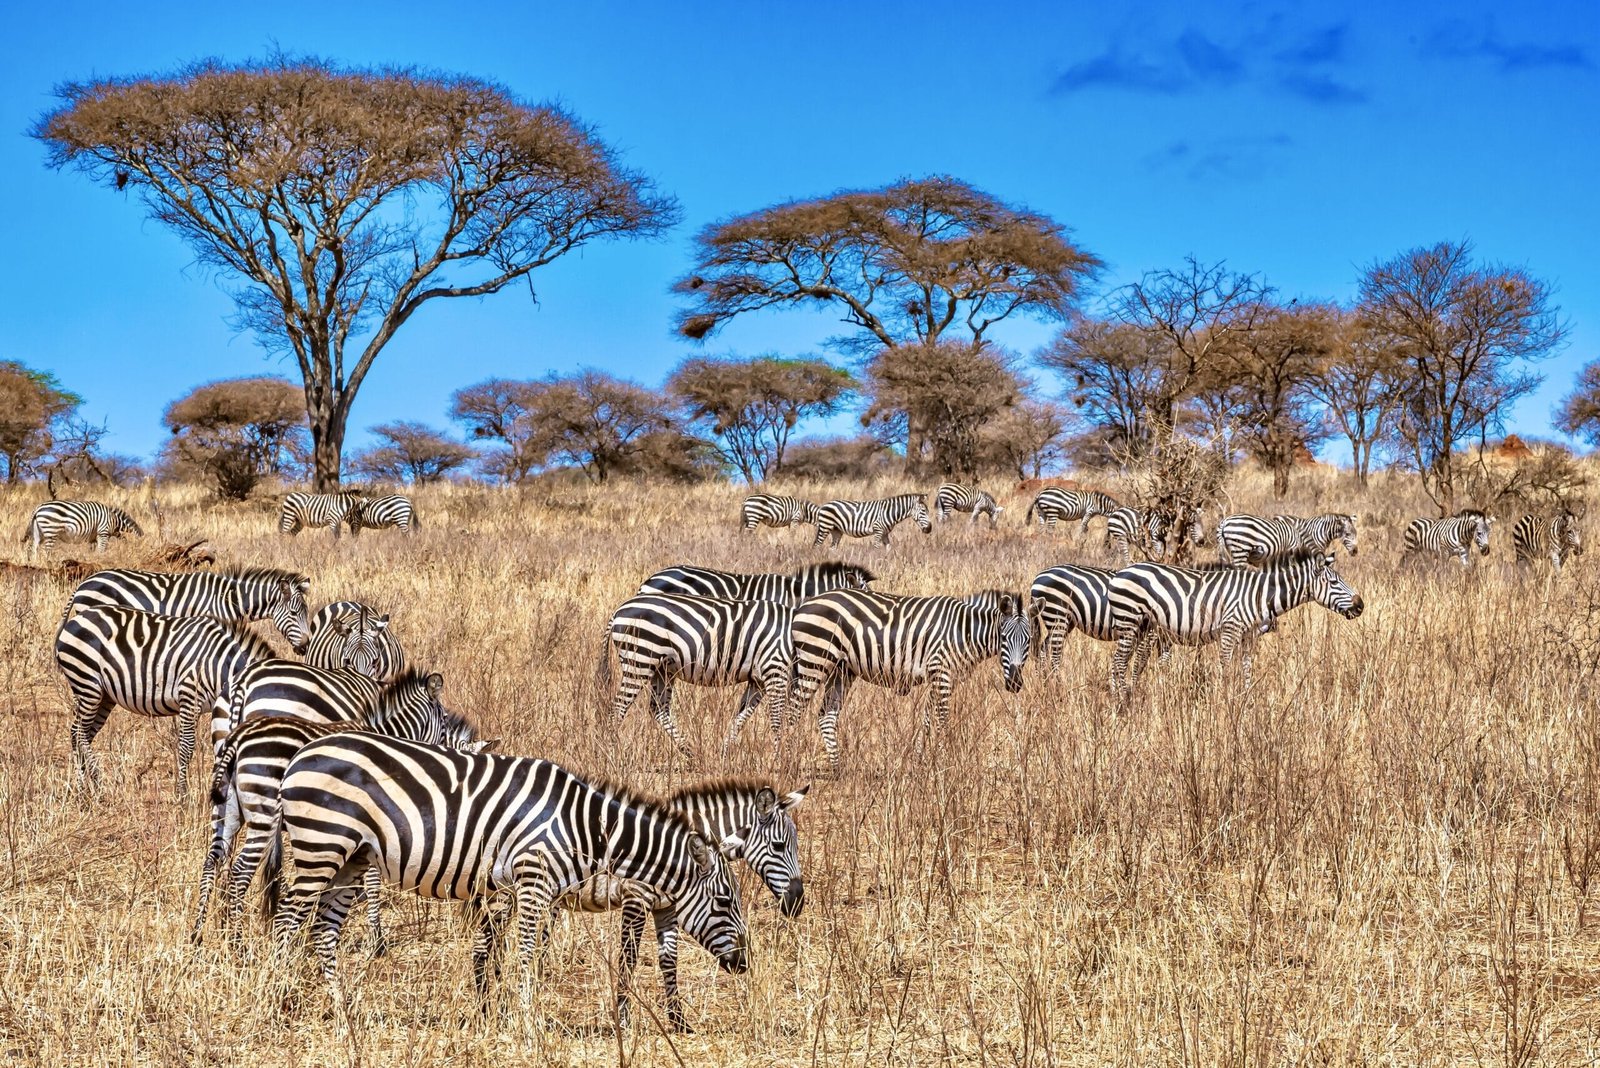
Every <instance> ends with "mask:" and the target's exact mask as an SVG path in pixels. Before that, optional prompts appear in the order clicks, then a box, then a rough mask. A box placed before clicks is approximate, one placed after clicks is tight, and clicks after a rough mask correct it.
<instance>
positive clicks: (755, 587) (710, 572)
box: [638, 560, 877, 608]
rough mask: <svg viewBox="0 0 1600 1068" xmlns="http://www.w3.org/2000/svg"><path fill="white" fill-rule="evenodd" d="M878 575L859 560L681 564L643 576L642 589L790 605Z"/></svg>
mask: <svg viewBox="0 0 1600 1068" xmlns="http://www.w3.org/2000/svg"><path fill="white" fill-rule="evenodd" d="M876 580H877V576H876V575H874V574H873V573H872V572H870V571H868V570H867V569H866V568H864V567H861V566H860V565H858V564H841V563H839V562H838V561H832V560H830V561H829V562H827V563H825V564H807V565H806V566H805V567H802V568H800V569H799V570H798V571H793V572H790V573H789V574H773V573H766V574H745V573H742V572H738V571H717V570H714V569H712V568H709V567H690V566H687V565H682V564H680V565H678V566H677V567H669V568H666V569H665V570H662V571H657V572H656V573H655V574H654V575H651V576H650V577H649V578H647V579H645V580H644V584H643V585H642V586H640V587H639V591H638V592H640V593H683V594H688V595H689V596H691V597H721V598H722V599H724V600H728V601H776V602H777V603H778V604H786V605H788V606H789V607H790V608H793V607H794V606H795V605H797V604H799V603H800V602H801V601H803V600H805V599H806V598H807V597H815V596H816V595H817V594H819V593H827V592H828V591H829V590H864V589H866V588H867V587H868V585H870V584H871V583H872V582H874V581H876Z"/></svg>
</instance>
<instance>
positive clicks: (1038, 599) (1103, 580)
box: [1028, 564, 1117, 672]
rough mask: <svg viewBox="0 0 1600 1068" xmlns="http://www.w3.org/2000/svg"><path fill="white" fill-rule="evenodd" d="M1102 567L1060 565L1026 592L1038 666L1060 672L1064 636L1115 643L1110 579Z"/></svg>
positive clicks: (1040, 576)
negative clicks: (1080, 634) (1081, 635)
mask: <svg viewBox="0 0 1600 1068" xmlns="http://www.w3.org/2000/svg"><path fill="white" fill-rule="evenodd" d="M1114 573H1115V572H1112V571H1108V570H1107V569H1105V568H1103V567H1083V566H1080V565H1077V564H1062V565H1060V566H1059V567H1052V568H1050V569H1048V570H1046V571H1041V572H1040V573H1039V574H1038V576H1037V577H1035V578H1034V580H1033V586H1032V587H1031V588H1030V589H1029V590H1028V621H1029V622H1030V623H1031V624H1032V626H1033V632H1034V637H1035V639H1036V640H1037V641H1038V643H1039V662H1040V665H1041V666H1042V667H1044V668H1046V669H1047V670H1049V671H1051V672H1055V671H1058V670H1060V668H1061V650H1062V647H1063V645H1064V644H1065V643H1066V640H1067V635H1069V634H1071V633H1072V632H1073V631H1074V630H1079V631H1082V632H1083V633H1084V634H1087V635H1088V636H1089V637H1091V638H1095V639H1097V640H1099V641H1103V642H1112V641H1116V640H1117V633H1116V628H1115V626H1114V623H1113V619H1112V614H1111V576H1112V575H1113V574H1114Z"/></svg>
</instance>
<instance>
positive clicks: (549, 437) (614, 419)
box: [526, 371, 673, 482]
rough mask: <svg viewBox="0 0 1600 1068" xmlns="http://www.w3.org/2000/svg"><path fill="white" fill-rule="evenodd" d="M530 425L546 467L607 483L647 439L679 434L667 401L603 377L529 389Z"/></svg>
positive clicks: (589, 375) (590, 374)
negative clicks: (574, 470)
mask: <svg viewBox="0 0 1600 1068" xmlns="http://www.w3.org/2000/svg"><path fill="white" fill-rule="evenodd" d="M529 387H530V389H529V391H528V394H527V399H528V403H529V410H528V414H527V417H526V418H527V419H528V420H529V422H530V423H531V424H532V425H533V426H534V427H535V428H537V435H536V437H535V439H534V441H533V444H532V448H533V449H534V450H535V452H536V454H537V455H538V456H540V458H541V463H543V464H548V463H549V462H550V461H551V460H565V461H567V462H568V463H571V464H576V465H577V466H578V467H580V468H582V469H583V472H584V474H586V475H588V476H589V478H590V479H591V480H592V481H595V482H604V481H606V479H607V478H609V477H610V476H611V474H612V473H613V472H614V471H617V470H619V469H621V468H624V467H625V466H626V465H627V463H628V461H629V459H630V458H631V457H633V456H635V455H636V454H638V453H639V452H640V450H641V449H642V448H643V447H644V444H645V440H646V438H647V437H648V436H649V435H651V434H653V433H656V432H658V431H665V430H671V429H673V426H672V417H671V415H670V413H669V412H668V411H667V406H666V403H665V401H664V400H663V399H662V398H661V397H660V396H658V395H657V394H655V393H653V392H651V391H650V390H648V389H645V388H644V387H643V386H639V385H636V384H635V383H632V382H625V381H623V380H621V379H618V378H613V377H611V376H610V375H607V374H602V373H600V372H599V371H583V372H580V373H579V374H576V375H572V376H569V377H566V378H558V377H551V378H549V379H546V380H545V381H543V382H533V383H529Z"/></svg>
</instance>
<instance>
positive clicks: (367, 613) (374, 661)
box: [305, 601, 406, 682]
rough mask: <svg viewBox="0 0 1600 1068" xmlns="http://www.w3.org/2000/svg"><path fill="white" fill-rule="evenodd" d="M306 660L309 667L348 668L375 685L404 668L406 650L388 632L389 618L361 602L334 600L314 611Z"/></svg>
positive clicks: (392, 676) (391, 633) (392, 634)
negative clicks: (315, 612) (374, 682)
mask: <svg viewBox="0 0 1600 1068" xmlns="http://www.w3.org/2000/svg"><path fill="white" fill-rule="evenodd" d="M305 658H306V663H308V664H310V665H311V666H312V667H319V668H324V669H326V670H329V671H333V670H336V669H338V668H345V667H347V668H349V669H350V670H351V671H354V672H356V673H358V674H361V675H365V676H366V677H367V678H369V679H372V680H374V681H376V682H388V681H389V680H390V679H392V678H394V677H395V676H396V675H398V674H399V673H400V672H401V670H402V669H404V668H405V666H406V654H405V650H404V649H402V648H401V647H400V642H399V640H398V639H396V638H395V636H394V633H393V632H392V631H390V630H389V617H388V616H386V615H379V614H378V613H377V611H376V610H374V609H372V608H369V607H368V606H367V605H364V604H362V603H361V602H360V601H334V602H333V603H332V604H329V605H324V606H323V607H322V608H321V609H319V610H318V611H317V614H316V615H315V616H313V617H312V618H311V640H310V641H309V642H308V643H307V644H306V652H305Z"/></svg>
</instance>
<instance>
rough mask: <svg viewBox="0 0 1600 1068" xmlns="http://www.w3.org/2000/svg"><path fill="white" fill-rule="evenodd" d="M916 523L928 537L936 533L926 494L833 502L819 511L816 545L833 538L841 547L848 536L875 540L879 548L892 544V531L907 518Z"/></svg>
mask: <svg viewBox="0 0 1600 1068" xmlns="http://www.w3.org/2000/svg"><path fill="white" fill-rule="evenodd" d="M908 518H909V519H912V520H915V521H916V524H917V526H918V527H920V528H921V529H922V532H923V533H924V534H932V533H933V523H932V522H931V521H930V520H929V519H928V497H927V495H926V494H923V493H902V494H900V495H899V496H898V497H887V498H884V499H883V500H877V501H829V502H828V503H827V504H825V505H823V506H822V507H821V508H818V509H817V536H816V538H815V539H813V540H812V542H811V544H812V545H821V544H822V543H823V542H825V541H827V540H828V539H829V538H832V539H833V541H832V544H833V545H835V546H837V545H838V544H839V539H840V538H841V537H842V536H844V535H845V534H848V535H850V536H851V537H852V538H873V539H875V540H876V541H877V543H878V544H879V545H885V546H886V545H888V544H889V531H891V530H893V529H894V527H895V525H896V524H898V523H899V522H901V521H902V520H904V519H908Z"/></svg>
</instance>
